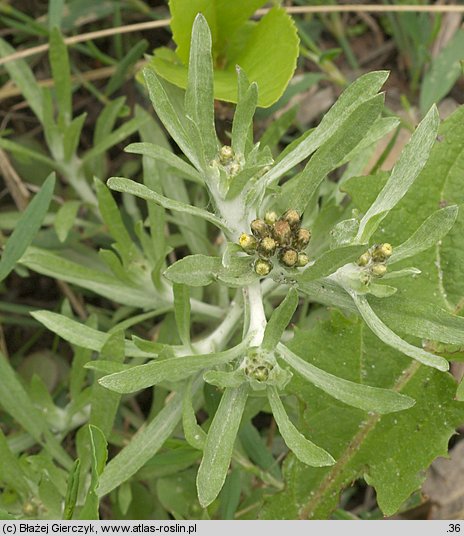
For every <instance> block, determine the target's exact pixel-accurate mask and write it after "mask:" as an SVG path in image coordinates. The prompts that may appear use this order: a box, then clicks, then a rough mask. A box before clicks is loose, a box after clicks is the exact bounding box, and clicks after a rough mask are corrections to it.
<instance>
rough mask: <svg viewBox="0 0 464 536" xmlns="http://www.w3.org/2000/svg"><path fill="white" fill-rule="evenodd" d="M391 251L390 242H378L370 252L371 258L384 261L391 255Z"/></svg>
mask: <svg viewBox="0 0 464 536" xmlns="http://www.w3.org/2000/svg"><path fill="white" fill-rule="evenodd" d="M392 253H393V248H392V246H391V244H388V243H385V244H379V245H378V246H376V247H375V248H374V251H373V252H372V258H373V259H374V261H380V262H385V261H386V260H387V259H389V258H390V257H391V255H392Z"/></svg>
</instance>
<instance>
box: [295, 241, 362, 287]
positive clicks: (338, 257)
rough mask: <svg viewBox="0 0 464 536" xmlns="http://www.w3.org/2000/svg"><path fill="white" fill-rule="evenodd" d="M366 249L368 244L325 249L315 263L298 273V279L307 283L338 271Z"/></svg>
mask: <svg viewBox="0 0 464 536" xmlns="http://www.w3.org/2000/svg"><path fill="white" fill-rule="evenodd" d="M365 251H366V246H345V247H341V248H338V249H331V250H329V251H325V252H324V253H322V255H321V256H320V257H318V258H317V259H316V260H315V261H314V263H313V264H310V265H309V266H308V267H307V268H305V269H304V271H302V272H301V273H300V274H298V275H297V277H296V280H297V281H298V282H302V283H307V282H309V281H314V280H315V279H320V278H321V277H326V276H328V275H330V274H333V273H334V272H336V271H337V270H338V268H340V267H341V266H344V265H345V264H348V263H349V262H353V261H355V260H356V259H357V258H358V257H359V256H360V255H361V254H362V253H364V252H365Z"/></svg>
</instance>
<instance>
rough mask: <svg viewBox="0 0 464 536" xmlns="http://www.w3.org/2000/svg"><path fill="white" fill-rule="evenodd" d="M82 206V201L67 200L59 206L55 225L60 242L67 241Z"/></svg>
mask: <svg viewBox="0 0 464 536" xmlns="http://www.w3.org/2000/svg"><path fill="white" fill-rule="evenodd" d="M80 206H81V203H80V201H66V202H65V203H64V204H63V205H61V207H60V208H59V210H58V212H57V213H56V216H55V221H54V222H53V226H54V227H55V232H56V235H57V236H58V240H59V241H60V242H65V240H66V238H67V237H68V234H69V231H70V230H71V229H72V226H73V225H74V222H75V220H76V216H77V212H78V211H79V207H80Z"/></svg>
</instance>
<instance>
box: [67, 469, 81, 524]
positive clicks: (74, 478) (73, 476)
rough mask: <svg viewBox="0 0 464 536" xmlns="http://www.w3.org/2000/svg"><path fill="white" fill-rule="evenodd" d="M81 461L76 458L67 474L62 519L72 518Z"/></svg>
mask: <svg viewBox="0 0 464 536" xmlns="http://www.w3.org/2000/svg"><path fill="white" fill-rule="evenodd" d="M80 468H81V461H80V460H79V459H77V460H76V461H75V462H74V465H73V467H72V469H71V471H69V474H68V489H67V490H66V497H65V500H64V509H63V519H72V518H73V514H74V509H75V507H76V502H77V493H78V491H79V472H80Z"/></svg>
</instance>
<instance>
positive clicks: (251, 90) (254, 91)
mask: <svg viewBox="0 0 464 536" xmlns="http://www.w3.org/2000/svg"><path fill="white" fill-rule="evenodd" d="M237 76H238V78H239V82H238V83H239V87H240V84H241V81H240V78H245V77H246V75H245V73H244V72H243V71H242V70H241V69H240V68H237ZM242 84H244V81H242ZM257 103H258V86H257V85H256V83H255V82H253V83H252V84H250V85H248V87H247V89H246V92H245V94H244V95H243V96H242V97H241V98H240V96H239V99H238V103H237V107H236V108H235V113H234V121H233V123H232V149H233V150H234V153H235V154H236V155H239V156H245V154H246V147H247V141H248V140H250V137H251V142H252V141H253V138H252V135H253V131H252V128H253V116H254V114H255V110H256V105H257ZM250 145H251V144H250Z"/></svg>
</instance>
